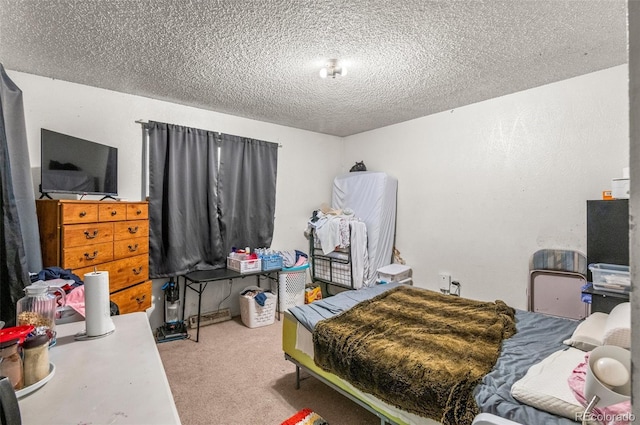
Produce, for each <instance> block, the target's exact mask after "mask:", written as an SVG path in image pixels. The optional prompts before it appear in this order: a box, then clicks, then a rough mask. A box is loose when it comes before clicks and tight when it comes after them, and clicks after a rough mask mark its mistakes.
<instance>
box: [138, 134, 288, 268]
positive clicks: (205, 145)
mask: <svg viewBox="0 0 640 425" xmlns="http://www.w3.org/2000/svg"><path fill="white" fill-rule="evenodd" d="M145 126H146V128H147V130H148V137H149V225H150V235H149V236H150V241H149V244H150V254H149V262H150V273H151V277H153V278H159V277H168V276H175V275H180V274H185V273H188V272H190V271H193V270H205V269H215V268H223V267H225V264H226V257H227V253H228V252H229V251H230V250H231V247H233V246H237V247H245V246H251V247H254V248H255V247H268V246H270V245H271V241H272V238H273V225H274V214H275V189H276V171H277V158H278V146H277V144H275V143H270V142H265V141H261V140H255V139H249V138H242V137H238V136H231V135H226V134H220V133H215V132H211V131H206V130H199V129H193V128H188V127H182V126H176V125H171V124H164V123H157V122H150V123H149V124H146V125H145Z"/></svg>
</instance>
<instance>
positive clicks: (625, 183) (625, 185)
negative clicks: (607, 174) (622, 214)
mask: <svg viewBox="0 0 640 425" xmlns="http://www.w3.org/2000/svg"><path fill="white" fill-rule="evenodd" d="M611 197H612V198H614V199H629V179H628V178H626V179H624V178H623V179H611Z"/></svg>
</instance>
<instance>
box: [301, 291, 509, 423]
mask: <svg viewBox="0 0 640 425" xmlns="http://www.w3.org/2000/svg"><path fill="white" fill-rule="evenodd" d="M514 315H515V310H513V309H512V308H510V307H508V306H507V305H506V304H505V303H504V302H502V301H496V302H495V303H494V302H481V301H475V300H470V299H466V298H460V297H452V296H446V295H442V294H440V293H437V292H433V291H428V290H425V289H419V288H413V287H411V286H398V287H396V288H393V289H390V290H389V291H386V292H384V293H382V294H380V295H378V296H376V297H374V298H372V299H370V300H367V301H364V302H361V303H359V304H357V305H356V306H354V307H353V308H351V309H349V310H347V311H346V312H344V313H342V314H340V315H337V316H335V317H333V318H331V319H326V320H323V321H320V322H318V323H317V324H316V327H315V331H314V333H313V342H314V360H315V362H316V364H317V365H318V366H320V367H321V368H323V369H324V370H326V371H329V372H331V373H334V374H335V375H338V376H340V377H341V378H343V379H346V380H347V381H349V382H351V383H352V384H353V385H354V386H355V387H356V388H359V389H360V390H362V391H365V392H368V393H370V394H373V395H375V396H376V397H378V398H380V399H381V400H383V401H386V402H387V403H390V404H393V405H395V406H397V407H400V408H402V409H403V410H406V411H408V412H411V413H415V414H418V415H420V416H425V417H429V418H432V419H435V420H438V421H441V422H442V423H443V424H445V425H449V424H460V425H465V424H471V422H472V421H473V418H474V417H475V415H476V414H477V413H478V407H477V405H476V402H475V400H474V398H473V390H474V388H475V387H476V386H477V384H478V383H479V382H480V380H481V379H482V377H483V376H485V375H486V374H487V373H489V371H491V369H492V367H493V365H494V364H495V362H496V360H497V358H498V355H499V354H500V348H501V343H502V340H503V339H504V338H508V337H510V336H511V335H513V334H514V333H515V321H514Z"/></svg>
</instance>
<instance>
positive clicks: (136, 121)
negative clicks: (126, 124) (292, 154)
mask: <svg viewBox="0 0 640 425" xmlns="http://www.w3.org/2000/svg"><path fill="white" fill-rule="evenodd" d="M135 123H136V124H140V125H144V124H149V122H148V121H145V120H142V119H139V120H135ZM176 125H177V124H176ZM216 133H219V132H216ZM278 147H279V148H281V147H282V143H278Z"/></svg>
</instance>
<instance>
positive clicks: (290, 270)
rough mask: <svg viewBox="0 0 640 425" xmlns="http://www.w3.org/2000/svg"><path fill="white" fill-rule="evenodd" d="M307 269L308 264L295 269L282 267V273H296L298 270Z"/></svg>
mask: <svg viewBox="0 0 640 425" xmlns="http://www.w3.org/2000/svg"><path fill="white" fill-rule="evenodd" d="M308 268H309V263H305V264H303V265H301V266H296V267H283V268H282V271H283V272H297V271H300V270H306V269H308Z"/></svg>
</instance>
